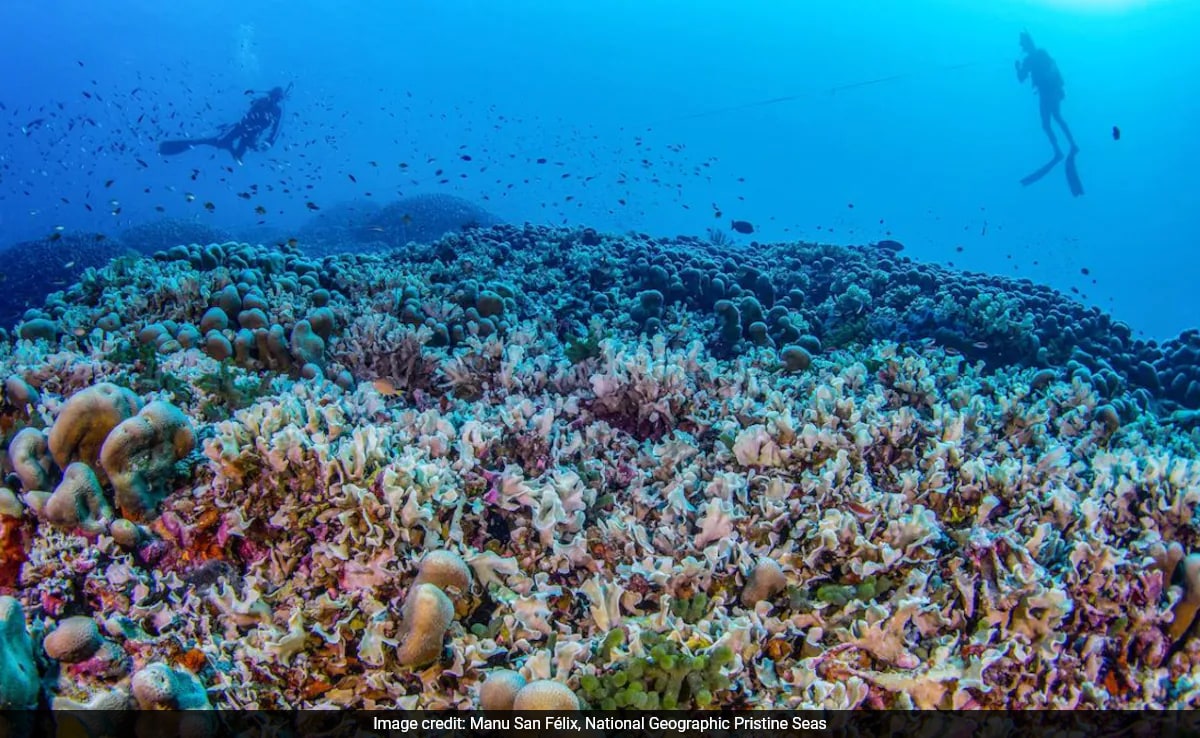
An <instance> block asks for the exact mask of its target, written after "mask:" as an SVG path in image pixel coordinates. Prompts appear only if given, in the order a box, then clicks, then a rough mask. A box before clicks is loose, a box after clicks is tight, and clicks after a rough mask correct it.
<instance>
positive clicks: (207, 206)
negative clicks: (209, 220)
mask: <svg viewBox="0 0 1200 738" xmlns="http://www.w3.org/2000/svg"><path fill="white" fill-rule="evenodd" d="M204 209H205V210H207V211H208V212H210V213H211V212H212V211H214V210H216V209H217V206H216V205H214V204H212V203H211V202H206V203H204Z"/></svg>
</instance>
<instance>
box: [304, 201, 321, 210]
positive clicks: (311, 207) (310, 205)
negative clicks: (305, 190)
mask: <svg viewBox="0 0 1200 738" xmlns="http://www.w3.org/2000/svg"><path fill="white" fill-rule="evenodd" d="M304 207H306V208H308V209H309V210H320V209H321V207H320V206H319V205H317V204H316V203H315V202H311V201H310V202H306V203H305V204H304Z"/></svg>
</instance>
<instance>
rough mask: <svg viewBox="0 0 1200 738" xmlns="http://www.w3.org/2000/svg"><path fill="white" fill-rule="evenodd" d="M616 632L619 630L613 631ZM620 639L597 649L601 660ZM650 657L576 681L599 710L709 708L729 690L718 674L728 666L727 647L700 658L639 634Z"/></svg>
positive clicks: (730, 657) (608, 638)
mask: <svg viewBox="0 0 1200 738" xmlns="http://www.w3.org/2000/svg"><path fill="white" fill-rule="evenodd" d="M614 632H617V633H620V631H614ZM623 640H624V634H623V633H622V635H621V636H620V637H617V636H613V635H612V634H611V633H610V634H609V635H607V636H605V639H604V642H603V643H602V644H601V646H600V650H602V651H604V652H605V655H607V653H608V652H609V651H611V650H612V648H614V647H615V646H616V645H617V644H618V642H620V641H623ZM642 642H643V643H644V644H645V645H646V646H647V647H649V649H650V653H649V655H647V656H643V657H633V658H630V659H628V660H627V661H623V662H621V663H620V664H618V665H617V666H616V667H615V668H613V669H611V670H609V671H605V672H602V673H598V674H588V675H586V676H584V677H583V678H581V679H580V680H579V686H580V689H581V691H582V692H583V695H584V697H585V698H586V699H587V700H588V702H589V703H590V704H591V706H592V707H593V708H596V709H600V710H620V709H633V710H658V709H663V710H675V709H689V708H704V707H710V706H712V705H715V704H717V703H719V702H720V699H721V697H722V696H723V693H724V692H726V691H727V690H728V689H729V687H730V681H729V677H728V676H726V675H725V674H722V673H721V669H722V668H724V667H725V666H727V665H729V664H731V663H732V662H733V651H732V650H730V648H729V647H728V646H716V647H714V648H711V649H709V650H708V652H707V653H702V654H695V655H693V654H687V653H684V652H683V651H681V650H680V647H679V644H678V643H676V642H674V641H671V640H668V639H666V638H665V637H663V636H662V635H659V634H657V633H643V634H642Z"/></svg>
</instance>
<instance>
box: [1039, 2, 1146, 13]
mask: <svg viewBox="0 0 1200 738" xmlns="http://www.w3.org/2000/svg"><path fill="white" fill-rule="evenodd" d="M1166 1H1167V0H1040V3H1039V4H1045V5H1051V6H1053V7H1056V8H1066V9H1068V10H1078V11H1081V12H1102V13H1103V12H1108V13H1122V12H1127V11H1131V10H1141V9H1143V8H1147V7H1150V6H1151V5H1160V4H1162V3H1164V2H1166Z"/></svg>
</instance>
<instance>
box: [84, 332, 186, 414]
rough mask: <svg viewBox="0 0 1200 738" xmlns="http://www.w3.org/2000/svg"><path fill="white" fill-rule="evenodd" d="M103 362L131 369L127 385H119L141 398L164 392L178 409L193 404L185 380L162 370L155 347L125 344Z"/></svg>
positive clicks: (124, 342)
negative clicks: (178, 406) (180, 406)
mask: <svg viewBox="0 0 1200 738" xmlns="http://www.w3.org/2000/svg"><path fill="white" fill-rule="evenodd" d="M104 358H105V359H106V360H107V361H109V362H111V363H113V364H129V365H131V369H130V370H129V371H128V372H127V373H126V376H125V378H124V381H123V382H121V381H118V384H124V385H126V386H127V387H129V389H131V390H133V391H134V392H136V393H137V394H139V395H145V394H151V393H155V392H163V391H165V392H167V393H168V394H170V395H171V400H172V402H174V403H176V404H179V405H187V404H190V403H191V401H192V399H193V397H194V396H195V393H194V392H193V391H192V388H191V386H190V385H189V384H188V383H187V382H186V381H185V380H183V379H180V378H179V377H177V376H176V375H174V374H171V373H170V372H168V371H165V370H164V369H163V367H162V363H161V362H160V361H159V356H158V349H157V347H155V346H154V344H141V345H135V344H132V343H130V342H128V341H122V342H121V344H120V345H119V346H118V347H117V348H116V349H114V350H113V351H110V352H109V353H108V355H107V356H105V357H104Z"/></svg>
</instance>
